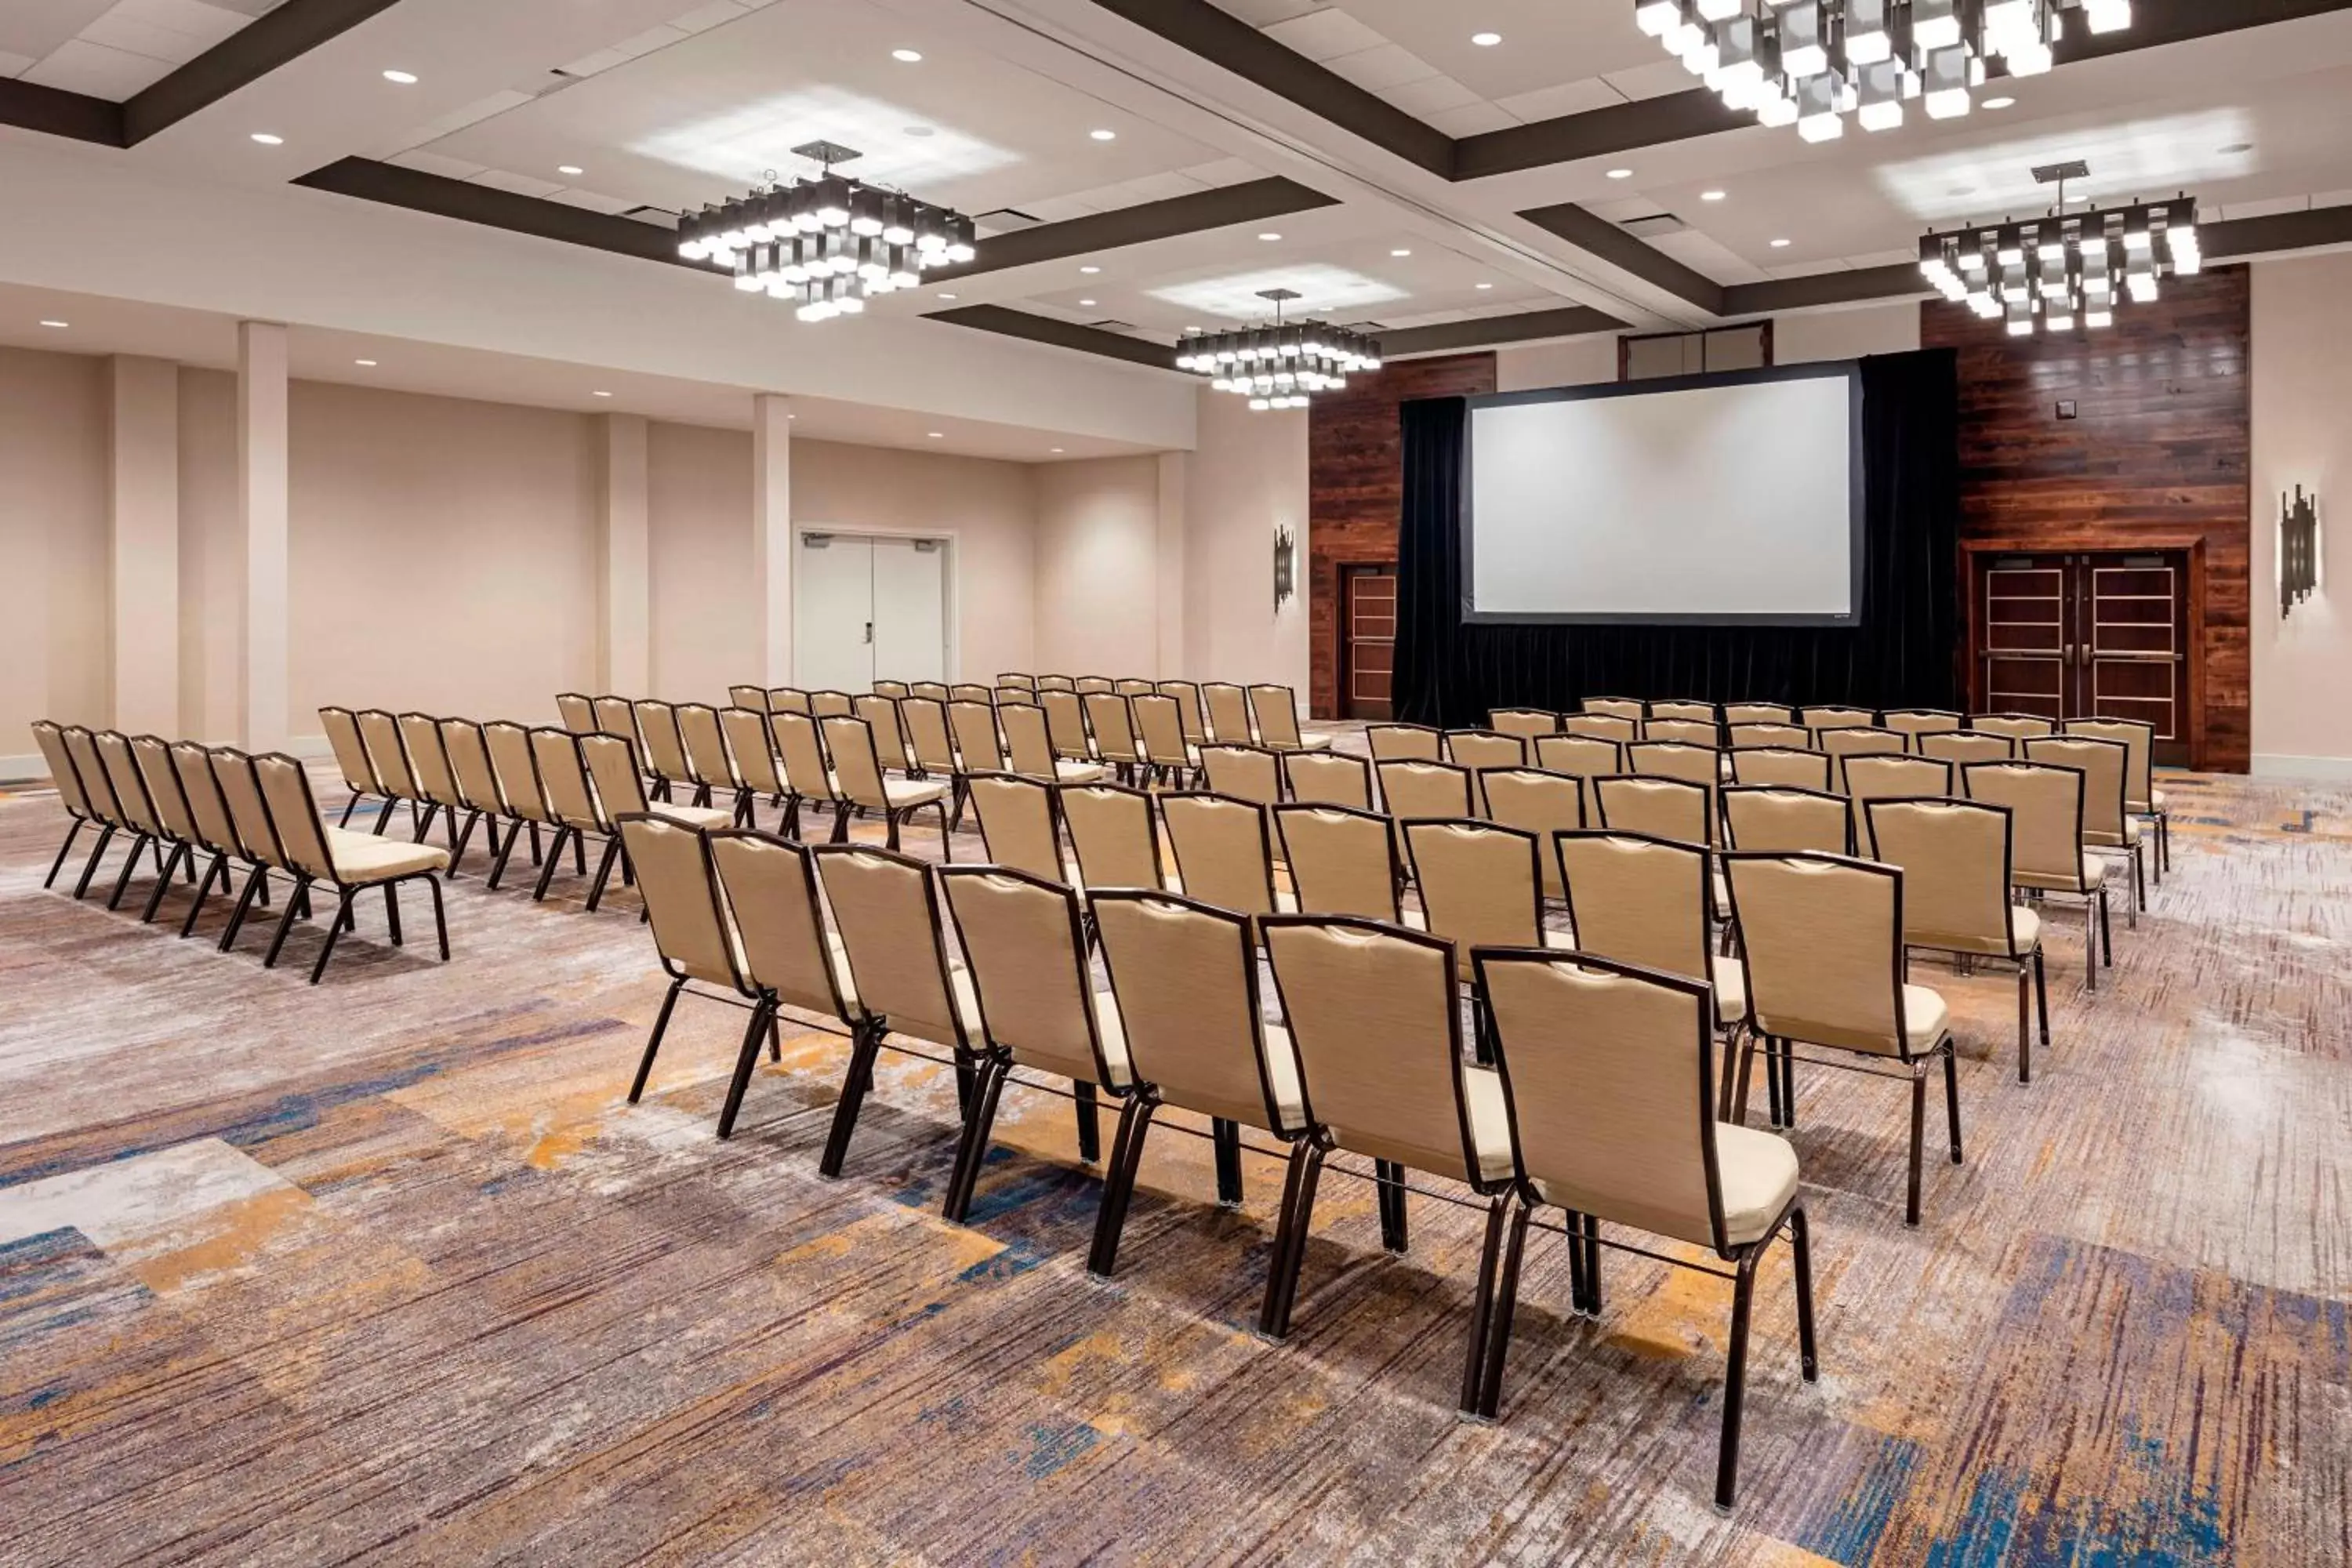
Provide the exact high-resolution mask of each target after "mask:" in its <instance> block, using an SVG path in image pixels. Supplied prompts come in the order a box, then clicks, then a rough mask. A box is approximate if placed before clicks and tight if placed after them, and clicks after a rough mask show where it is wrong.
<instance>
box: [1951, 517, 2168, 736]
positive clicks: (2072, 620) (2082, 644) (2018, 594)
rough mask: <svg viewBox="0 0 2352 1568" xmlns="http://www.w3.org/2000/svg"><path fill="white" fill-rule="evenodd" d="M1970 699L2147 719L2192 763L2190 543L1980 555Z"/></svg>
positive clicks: (2001, 707)
mask: <svg viewBox="0 0 2352 1568" xmlns="http://www.w3.org/2000/svg"><path fill="white" fill-rule="evenodd" d="M1974 561H1975V567H1974V572H1973V574H1972V575H1973V582H1972V584H1971V594H1970V600H1971V605H1970V611H1969V614H1970V630H1971V632H1972V634H1973V635H1972V637H1971V638H1970V646H1971V647H1973V648H1974V649H1975V653H1976V657H1975V659H1974V661H1973V668H1970V670H1969V703H1970V705H1971V706H1972V707H1973V708H1974V710H1976V711H1978V712H1979V713H2038V714H2041V715H2043V716H2044V717H2046V718H2050V719H2058V720H2064V719H2076V718H2091V717H2102V718H2109V719H2144V720H2146V721H2147V722H2148V723H2150V724H2152V725H2154V726H2155V728H2156V746H2155V751H2154V753H2153V754H2154V757H2155V760H2156V761H2157V762H2158V763H2172V764H2177V765H2182V766H2186V765H2188V764H2189V762H2190V755H2189V744H2190V728H2189V712H2190V697H2191V693H2190V689H2189V687H2190V676H2191V670H2190V665H2189V646H2190V645H2189V606H2190V599H2191V594H2192V588H2193V584H2191V583H2190V581H2189V555H2188V552H2185V551H2091V552H2084V551H2074V552H2065V553H2063V554H2024V553H2018V554H2010V553H2005V552H2004V553H1997V552H1979V553H1977V554H1976V555H1975V557H1974Z"/></svg>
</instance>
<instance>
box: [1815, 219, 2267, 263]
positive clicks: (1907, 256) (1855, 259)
mask: <svg viewBox="0 0 2352 1568" xmlns="http://www.w3.org/2000/svg"><path fill="white" fill-rule="evenodd" d="M2297 205H2301V204H2299V203H2298V204H2297ZM1918 261H1919V247H1917V246H1916V245H1909V246H1906V247H1903V248H1902V249H1900V250H1869V251H1864V252H1863V253H1862V254H1861V255H1859V256H1849V257H1847V258H1845V264H1846V265H1847V266H1848V267H1851V268H1854V269H1855V270H1856V271H1861V270H1863V269H1864V268H1872V267H1906V266H1916V265H1917V264H1918Z"/></svg>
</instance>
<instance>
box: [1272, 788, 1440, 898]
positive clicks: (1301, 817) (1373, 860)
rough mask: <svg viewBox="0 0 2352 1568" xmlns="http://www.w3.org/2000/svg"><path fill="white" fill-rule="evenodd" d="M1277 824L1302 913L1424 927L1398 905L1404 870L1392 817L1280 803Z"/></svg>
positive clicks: (1348, 809) (1276, 813) (1276, 817)
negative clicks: (1358, 917)
mask: <svg viewBox="0 0 2352 1568" xmlns="http://www.w3.org/2000/svg"><path fill="white" fill-rule="evenodd" d="M1274 826H1275V831H1276V834H1277V835H1278V836H1279V837H1280V838H1281V841H1282V863H1283V865H1284V867H1285V868H1286V869H1287V870H1288V871H1289V873H1290V885H1291V889H1292V890H1293V893H1294V902H1295V906H1296V908H1297V910H1298V911H1299V912H1300V913H1302V914H1310V915H1357V916H1360V917H1361V918H1363V919H1365V920H1374V921H1386V922H1387V923H1389V924H1390V925H1419V924H1422V923H1423V921H1422V920H1421V917H1420V916H1419V915H1418V914H1415V913H1412V912H1411V911H1408V910H1404V909H1403V908H1402V906H1401V905H1400V904H1399V903H1398V901H1397V893H1398V889H1401V888H1402V886H1403V884H1404V868H1403V866H1402V863H1401V862H1400V861H1399V860H1398V858H1397V840H1396V835H1395V834H1394V832H1392V831H1391V823H1390V821H1389V819H1388V818H1387V817H1385V816H1381V815H1379V814H1378V813H1375V812H1370V811H1358V810H1354V809H1352V808H1350V807H1348V806H1341V805H1278V806H1276V807H1275V808H1274Z"/></svg>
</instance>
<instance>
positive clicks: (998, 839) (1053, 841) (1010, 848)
mask: <svg viewBox="0 0 2352 1568" xmlns="http://www.w3.org/2000/svg"><path fill="white" fill-rule="evenodd" d="M966 787H967V790H968V796H967V798H968V799H969V800H970V802H971V811H972V816H973V819H974V820H975V821H976V822H977V823H978V824H979V826H980V842H981V851H982V854H983V855H985V856H986V857H987V859H988V863H989V864H990V865H992V866H1010V867H1012V868H1013V869H1014V870H1017V871H1026V872H1028V873H1029V874H1030V875H1031V876H1034V877H1044V878H1046V879H1049V880H1052V881H1055V882H1067V881H1069V880H1070V879H1071V877H1070V872H1069V869H1068V868H1066V866H1065V865H1064V864H1063V862H1062V827H1061V817H1060V816H1059V815H1058V813H1057V810H1056V807H1055V785H1052V784H1045V783H1042V782H1041V781H1039V780H1037V779H1034V778H1029V777H1026V776H1024V775H1023V774H1020V773H972V774H971V775H969V782H968V784H967V786H966Z"/></svg>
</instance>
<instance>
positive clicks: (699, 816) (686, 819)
mask: <svg viewBox="0 0 2352 1568" xmlns="http://www.w3.org/2000/svg"><path fill="white" fill-rule="evenodd" d="M646 811H647V812H648V813H649V814H650V815H652V816H658V817H660V818H662V820H664V821H665V822H675V823H677V825H678V826H681V827H698V828H701V829H703V830H704V831H705V832H708V831H709V830H710V829H711V828H714V827H725V826H728V825H729V824H730V823H732V822H733V821H734V820H735V817H734V815H733V814H732V813H730V812H725V811H721V810H719V808H718V807H717V806H715V805H670V804H669V803H668V802H667V801H661V800H656V801H651V802H648V803H647V804H646Z"/></svg>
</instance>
